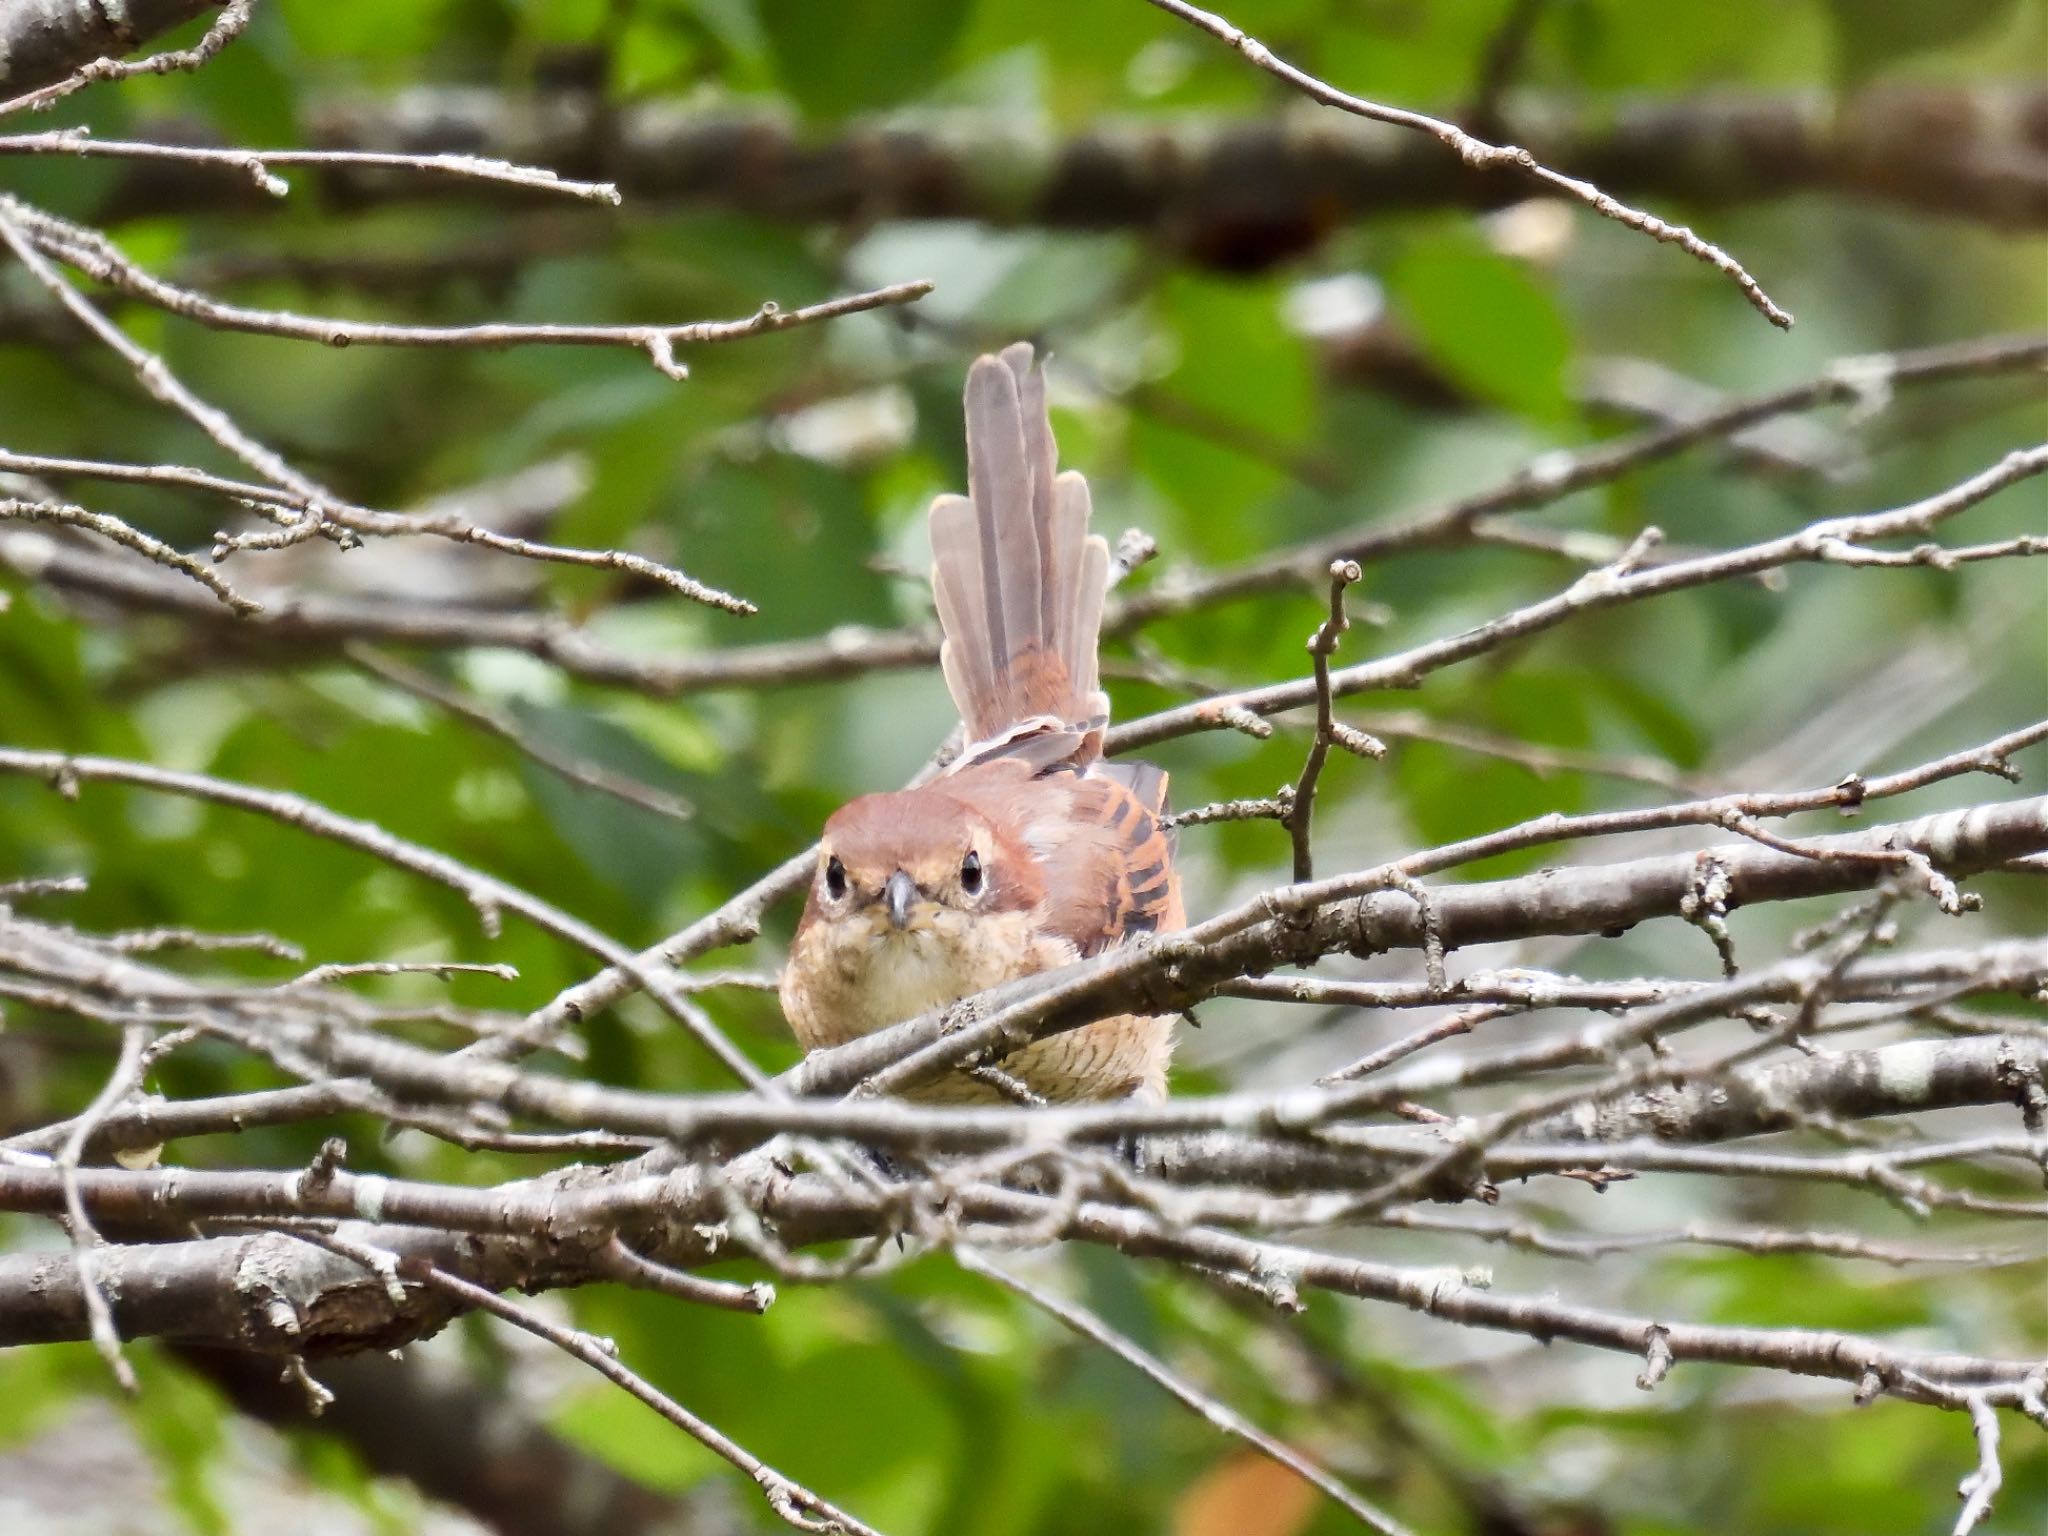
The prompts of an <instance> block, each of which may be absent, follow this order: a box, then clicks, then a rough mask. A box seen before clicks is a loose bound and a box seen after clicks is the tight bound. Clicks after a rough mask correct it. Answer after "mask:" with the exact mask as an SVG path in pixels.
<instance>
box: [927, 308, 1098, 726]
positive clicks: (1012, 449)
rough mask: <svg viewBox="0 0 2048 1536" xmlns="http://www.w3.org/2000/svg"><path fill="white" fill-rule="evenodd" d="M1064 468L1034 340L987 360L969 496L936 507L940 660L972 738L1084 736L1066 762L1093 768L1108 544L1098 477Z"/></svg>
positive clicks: (971, 425)
mask: <svg viewBox="0 0 2048 1536" xmlns="http://www.w3.org/2000/svg"><path fill="white" fill-rule="evenodd" d="M1057 467H1058V454H1057V449H1056V447H1055V445H1054V443H1053V436H1052V419H1051V417H1050V416H1049V415H1048V414H1047V412H1046V405H1045V374H1044V372H1043V370H1041V369H1039V368H1037V367H1035V366H1034V365H1033V361H1032V351H1031V344H1030V343H1029V342H1022V341H1020V342H1018V343H1016V344H1015V345H1014V346H1010V347H1005V348H1004V349H1003V351H1002V353H1001V354H1000V355H999V356H995V357H981V358H977V359H976V360H975V363H974V366H973V367H972V368H970V369H969V370H968V372H967V484H968V490H969V493H970V494H969V495H968V496H950V495H949V496H941V497H939V499H938V500H937V501H935V502H933V503H932V514H931V536H932V594H933V596H934V597H935V598H936V599H937V600H938V608H939V624H940V626H941V628H943V629H944V630H945V634H946V640H945V645H944V646H943V647H942V649H941V650H940V653H939V661H940V665H941V667H942V668H943V669H944V671H945V674H946V687H947V688H948V689H949V690H950V691H951V693H952V695H953V702H954V703H955V704H956V705H958V706H959V709H960V718H961V719H962V720H963V721H964V722H966V725H967V734H968V739H969V741H970V743H973V744H976V745H980V744H997V743H1002V742H1005V741H1008V740H1014V739H1021V738H1023V737H1025V736H1028V735H1032V734H1035V733H1038V732H1041V731H1051V732H1052V733H1053V734H1070V735H1072V736H1073V737H1075V738H1076V741H1075V748H1074V750H1073V751H1071V752H1067V751H1062V752H1061V753H1059V756H1062V757H1066V756H1078V757H1081V758H1083V759H1084V760H1085V759H1086V758H1092V757H1094V756H1096V755H1097V754H1098V753H1099V752H1100V750H1101V735H1102V728H1103V725H1104V724H1105V723H1106V722H1107V720H1108V718H1109V700H1108V697H1107V696H1106V695H1105V694H1103V692H1102V691H1101V686H1100V679H1099V677H1098V675H1097V670H1096V667H1097V663H1096V645H1097V641H1098V637H1099V633H1100V630H1101V627H1102V599H1103V594H1104V593H1105V592H1107V591H1108V588H1109V545H1108V544H1107V543H1106V542H1105V541H1103V540H1102V539H1100V538H1095V537H1091V536H1090V535H1089V533H1088V516H1089V500H1088V482H1087V481H1086V480H1084V479H1083V478H1082V477H1081V476H1080V475H1079V474H1077V473H1075V472H1074V471H1072V470H1069V471H1068V472H1067V473H1066V474H1063V475H1062V474H1058V473H1057ZM1061 727H1063V728H1064V731H1061V730H1059V729H1058V728H1061ZM970 755H972V756H985V755H987V754H985V753H974V752H973V751H972V749H971V748H970Z"/></svg>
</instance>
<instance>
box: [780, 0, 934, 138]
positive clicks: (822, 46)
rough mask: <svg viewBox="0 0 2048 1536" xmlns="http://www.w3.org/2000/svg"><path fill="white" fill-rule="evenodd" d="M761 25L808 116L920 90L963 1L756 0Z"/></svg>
mask: <svg viewBox="0 0 2048 1536" xmlns="http://www.w3.org/2000/svg"><path fill="white" fill-rule="evenodd" d="M760 14H761V25H762V27H763V28H764V29H765V30H766V32H767V34H768V47H769V51H770V52H771V53H773V54H774V56H775V66H776V70H777V72H778V73H779V74H780V75H781V76H782V83H783V84H784V85H785V86H787V87H788V88H789V93H790V95H792V96H793V97H795V98H796V100H797V102H798V104H799V105H801V106H802V107H803V109H804V111H805V112H806V113H807V114H808V115H810V116H813V117H825V118H829V117H842V116H845V115H847V114H849V113H854V112H860V111H865V110H870V109H872V108H875V107H881V106H887V105H889V104H890V103H892V102H897V101H904V100H907V99H909V98H911V97H915V96H919V95H922V94H923V93H924V92H925V91H927V90H929V89H930V88H931V86H932V83H933V82H934V81H935V80H936V79H937V78H938V76H939V75H940V74H941V73H943V72H944V69H945V66H946V61H947V58H948V57H949V56H950V55H951V53H952V51H953V45H954V43H955V42H956V41H957V40H958V39H959V36H960V28H961V24H962V23H963V22H964V21H965V20H966V17H967V6H966V5H965V3H963V0H839V3H838V4H836V5H830V6H822V5H819V4H817V3H816V0H761V6H760Z"/></svg>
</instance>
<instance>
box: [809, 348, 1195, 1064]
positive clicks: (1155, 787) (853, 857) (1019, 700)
mask: <svg viewBox="0 0 2048 1536" xmlns="http://www.w3.org/2000/svg"><path fill="white" fill-rule="evenodd" d="M965 417H966V429H967V479H968V494H967V495H965V496H960V495H957V494H950V493H949V494H946V495H942V496H940V497H938V498H937V499H936V500H935V501H934V502H933V503H932V508H931V514H930V527H931V547H932V571H931V582H932V595H933V598H934V600H935V603H936V606H937V608H938V615H939V626H940V629H941V630H942V632H943V635H944V639H943V643H942V644H941V646H940V651H939V666H940V671H941V672H942V673H943V675H944V678H945V682H946V688H947V691H948V692H949V693H950V694H951V695H952V698H953V702H954V704H955V705H956V706H957V707H958V709H959V711H960V719H961V722H962V726H963V731H964V736H965V740H966V745H965V746H964V747H963V748H962V749H961V751H960V752H959V754H958V756H957V757H955V758H954V759H953V761H952V762H951V763H950V764H949V765H948V766H947V767H946V769H945V771H944V772H942V773H941V774H939V775H938V776H937V777H935V778H933V779H930V780H928V781H927V782H925V783H923V784H920V785H917V786H915V787H913V788H910V789H905V790H897V791H893V792H888V793H881V794H868V795H862V796H860V797H859V798H857V799H854V800H851V801H849V802H848V803H847V804H845V805H844V806H842V807H841V808H840V809H839V810H838V811H836V812H835V813H834V814H833V815H832V816H831V817H830V818H829V819H828V820H827V821H826V823H825V828H824V833H823V835H822V837H821V838H820V839H819V844H818V856H817V865H816V868H815V870H814V871H813V872H812V876H811V881H810V887H809V892H808V894H807V896H806V899H805V902H804V911H803V916H802V918H801V919H800V920H799V921H798V924H797V929H796V935H795V938H794V940H793V941H792V943H791V946H790V955H789V961H788V964H787V965H786V966H785V968H784V971H783V976H782V981H781V989H780V996H781V1001H782V1008H783V1013H784V1015H785V1016H786V1017H787V1019H788V1021H789V1024H790V1027H791V1029H792V1030H793V1031H794V1033H795V1035H796V1037H797V1040H798V1042H799V1044H801V1045H802V1046H803V1048H804V1049H805V1051H806V1052H809V1051H814V1050H818V1049H821V1048H823V1047H827V1046H833V1045H839V1044H843V1043H845V1042H846V1041H849V1040H853V1039H856V1038H858V1037H860V1036H863V1035H867V1034H870V1033H872V1032H874V1031H875V1030H879V1029H884V1028H887V1027H888V1026H889V1025H891V1024H896V1023H900V1022H902V1021H903V1020H905V1019H910V1018H915V1017H917V1016H918V1015H919V1014H922V1013H926V1012H929V1011H931V1010H933V1009H937V1008H940V1007H943V1006H945V1005H947V1004H949V1003H953V1002H956V1001H958V1000H959V999H961V998H963V997H968V996H971V995H973V994H974V993H977V992H981V991H983V990H985V989H987V988H990V987H993V986H997V985H999V984H1001V983H1004V982H1008V981H1013V980H1015V979H1017V978H1019V977H1023V976H1029V975H1035V974H1037V973H1038V972H1041V971H1046V970H1051V969H1053V968H1055V967H1057V966H1061V965H1066V964H1068V963H1070V962H1072V961H1074V960H1078V959H1081V958H1083V957H1085V956H1089V955H1095V954H1100V953H1102V952H1103V951H1104V950H1107V949H1111V948H1114V947H1116V946H1118V945H1120V944H1124V943H1126V942H1130V941H1132V940H1134V939H1136V938H1137V937H1138V936H1140V935H1144V934H1150V933H1156V932H1166V931H1170V930H1172V929H1176V928H1180V927H1182V926H1184V924H1185V921H1186V914H1185V911H1184V909H1183V906H1182V900H1181V889H1180V880H1179V877H1178V875H1177V873H1176V871H1175V869H1174V850H1173V840H1172V835H1171V832H1170V831H1169V829H1168V825H1167V821H1166V816H1167V811H1166V790H1167V776H1166V774H1165V772H1164V771H1163V770H1161V769H1159V768H1157V767H1155V766H1153V765H1151V764H1149V763H1137V762H1110V761H1108V760H1107V759H1106V758H1105V757H1104V755H1103V741H1104V735H1105V732H1106V731H1107V729H1108V725H1109V698H1108V695H1107V694H1105V693H1104V692H1103V691H1102V687H1101V680H1100V670H1099V657H1098V645H1099V640H1100V632H1101V627H1102V609H1103V599H1104V596H1105V594H1106V593H1107V592H1108V589H1109V573H1110V554H1109V545H1108V543H1107V542H1106V541H1105V540H1104V539H1102V538H1101V537H1100V536H1098V535H1093V534H1091V533H1090V532H1089V531H1088V523H1089V517H1090V511H1091V503H1090V496H1089V490H1088V482H1087V480H1086V479H1085V478H1084V477H1083V476H1082V475H1081V474H1079V473H1078V472H1076V471H1073V470H1069V471H1067V472H1065V473H1060V472H1059V471H1058V449H1057V446H1056V445H1055V443H1054V441H1053V432H1052V419H1051V416H1050V415H1049V413H1048V411H1047V407H1046V394H1045V372H1044V369H1043V367H1042V366H1041V365H1040V364H1039V363H1038V362H1037V361H1036V359H1035V355H1034V351H1033V348H1032V346H1031V344H1030V343H1028V342H1018V343H1016V344H1014V345H1012V346H1009V347H1006V348H1004V349H1003V350H1002V351H1001V352H1000V353H997V354H993V355H984V356H982V357H980V358H978V359H976V360H975V362H974V364H973V365H972V366H971V367H970V368H969V369H968V372H967V384H966V391H965ZM1173 1025H1174V1019H1173V1017H1172V1016H1170V1015H1166V1016H1148V1015H1130V1014H1124V1015H1117V1016H1115V1017H1111V1018H1106V1019H1101V1020H1098V1021H1096V1022H1094V1023H1091V1024H1087V1025H1084V1026H1082V1027H1081V1028H1079V1029H1074V1030H1069V1031H1066V1032H1064V1033H1061V1034H1057V1035H1050V1036H1047V1037H1045V1038H1044V1039H1041V1040H1036V1041H1033V1042H1032V1043H1030V1044H1029V1045H1026V1046H1024V1047H1023V1048H1021V1049H1019V1050H1016V1051H1014V1052H1012V1053H1010V1054H1009V1055H1007V1056H1005V1057H1003V1058H1002V1059H1001V1061H999V1062H997V1063H994V1065H995V1066H996V1067H997V1068H998V1069H999V1071H998V1072H996V1073H989V1072H984V1073H980V1074H970V1073H969V1072H966V1071H958V1070H956V1071H954V1072H951V1073H949V1074H947V1075H945V1076H944V1077H942V1078H939V1079H937V1080H934V1081H932V1082H929V1083H926V1084H922V1085H919V1086H917V1087H915V1088H912V1089H910V1090H909V1091H908V1092H907V1093H906V1095H905V1096H906V1097H909V1098H912V1099H918V1100H923V1101H926V1102H939V1103H995V1102H1005V1101H1010V1100H1016V1099H1019V1098H1024V1099H1026V1101H1027V1102H1036V1101H1044V1102H1050V1103H1063V1102H1075V1101H1081V1100H1106V1099H1120V1098H1129V1097H1137V1098H1141V1099H1147V1100H1156V1099H1160V1098H1163V1097H1164V1096H1165V1094H1166V1079H1167V1067H1168V1061H1169V1058H1170V1056H1171V1054H1172V1049H1173Z"/></svg>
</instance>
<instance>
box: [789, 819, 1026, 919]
mask: <svg viewBox="0 0 2048 1536" xmlns="http://www.w3.org/2000/svg"><path fill="white" fill-rule="evenodd" d="M1039 886H1040V882H1039V880H1038V877H1037V872H1036V870H1035V868H1034V867H1033V865H1032V861H1031V859H1030V858H1029V856H1028V855H1026V854H1025V853H1024V852H1023V851H1022V850H1021V849H1018V848H1016V847H1014V845H1011V844H1008V843H1007V842H1006V840H1005V839H1003V838H1002V837H1000V836H999V835H998V834H997V832H996V830H995V828H994V827H992V826H991V825H990V824H989V822H988V820H987V818H985V817H984V816H982V815H981V813H980V812H978V811H976V810H975V809H974V808H973V807H972V806H969V805H967V804H965V803H964V802H962V801H959V800H956V799H954V798H953V797H952V796H950V795H947V794H944V793H940V792H936V791H934V790H932V789H930V788H926V789H920V790H906V791H900V792H898V793H895V794H886V795H864V796H862V797H861V798H860V799H858V800H855V801H853V802H851V803H850V804H848V805H846V806H844V807H843V808H842V809H841V810H840V811H839V812H838V813H837V814H836V815H834V816H833V817H832V819H831V820H830V821H828V822H826V823H825V835H824V837H823V838H822V840H821V841H820V843H819V847H818V867H817V869H816V871H815V872H814V873H813V875H812V878H811V894H810V901H809V903H808V905H807V909H806V910H807V915H808V916H809V917H810V918H811V920H813V921H822V922H829V923H833V924H835V925H838V926H843V927H852V928H854V929H857V930H862V931H865V932H868V933H871V934H872V935H873V936H875V937H885V936H887V935H890V934H916V933H924V932H930V931H932V930H933V929H934V928H945V927H950V926H952V924H953V923H955V922H957V921H958V920H959V919H960V918H961V917H968V916H972V915H974V914H977V913H983V912H996V911H1016V910H1019V909H1020V908H1028V907H1030V906H1032V905H1034V904H1035V903H1036V901H1037V899H1038V895H1039Z"/></svg>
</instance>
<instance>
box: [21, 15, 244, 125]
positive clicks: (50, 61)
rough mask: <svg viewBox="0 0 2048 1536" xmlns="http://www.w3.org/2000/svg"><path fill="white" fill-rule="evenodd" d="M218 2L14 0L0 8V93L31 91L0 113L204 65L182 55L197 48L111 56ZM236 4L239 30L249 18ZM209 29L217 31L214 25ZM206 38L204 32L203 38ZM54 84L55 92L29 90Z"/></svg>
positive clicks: (223, 40) (215, 45)
mask: <svg viewBox="0 0 2048 1536" xmlns="http://www.w3.org/2000/svg"><path fill="white" fill-rule="evenodd" d="M220 3H221V0H123V3H122V4H120V5H118V6H110V5H106V4H104V3H102V0H17V3H15V4H12V5H9V6H7V7H5V8H4V9H0V98H6V97H10V96H16V95H17V93H30V94H26V95H20V96H18V97H17V99H15V100H11V101H9V100H4V99H0V115H4V114H6V113H8V112H13V111H18V110H20V109H21V108H23V107H32V106H40V105H43V104H45V103H46V102H49V101H54V100H55V99H56V98H57V97H58V96H62V95H68V94H69V93H70V91H72V90H76V89H78V88H79V86H82V85H86V84H89V83H91V82H92V81H93V80H115V79H119V78H121V77H122V76H123V75H124V74H145V73H146V74H163V73H166V72H168V71H169V70H171V69H196V68H197V67H198V66H199V65H200V64H201V63H203V62H204V59H203V58H190V57H189V56H190V55H191V54H196V53H198V52H199V49H197V48H194V49H190V50H187V51H186V52H185V53H181V54H166V55H163V56H161V59H152V60H144V61H143V62H142V63H141V64H139V65H123V64H119V63H116V62H115V60H114V58H113V57H112V56H113V55H118V54H123V53H129V52H132V51H133V50H134V49H136V48H139V47H141V46H142V45H143V44H144V43H146V42H148V41H150V39H152V38H154V37H158V36H160V35H162V34H163V33H165V32H168V31H170V30H171V28H173V27H175V26H178V25H180V24H182V23H184V22H187V21H190V20H191V19H192V18H193V17H194V16H198V15H201V14H203V13H205V12H207V11H211V10H215V9H217V8H218V7H219V6H220ZM235 9H236V10H237V11H239V12H240V13H241V19H240V21H239V22H237V23H236V25H235V30H236V31H239V30H240V27H241V25H242V24H245V23H246V22H247V20H248V5H247V4H246V3H245V4H242V5H239V6H237V7H236V8H235ZM225 19H226V18H223V20H225ZM215 30H216V31H218V30H220V28H219V26H218V24H217V25H216V28H215ZM232 35H233V34H232V33H230V34H229V36H232ZM212 38H213V34H212V33H211V32H210V33H209V34H208V40H209V42H212ZM227 40H228V39H227V37H222V38H220V39H219V40H218V41H217V42H212V46H211V48H209V49H208V53H209V54H210V53H212V52H215V51H218V49H219V48H220V47H221V46H222V45H223V44H225V43H226V42H227ZM74 71H78V72H80V74H81V75H82V76H83V78H80V79H78V80H77V82H76V84H72V83H70V82H68V81H66V77H67V76H70V75H72V74H73V72H74ZM60 83H62V85H63V88H62V89H57V90H48V91H44V90H37V89H36V87H40V86H54V85H59V84H60Z"/></svg>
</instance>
